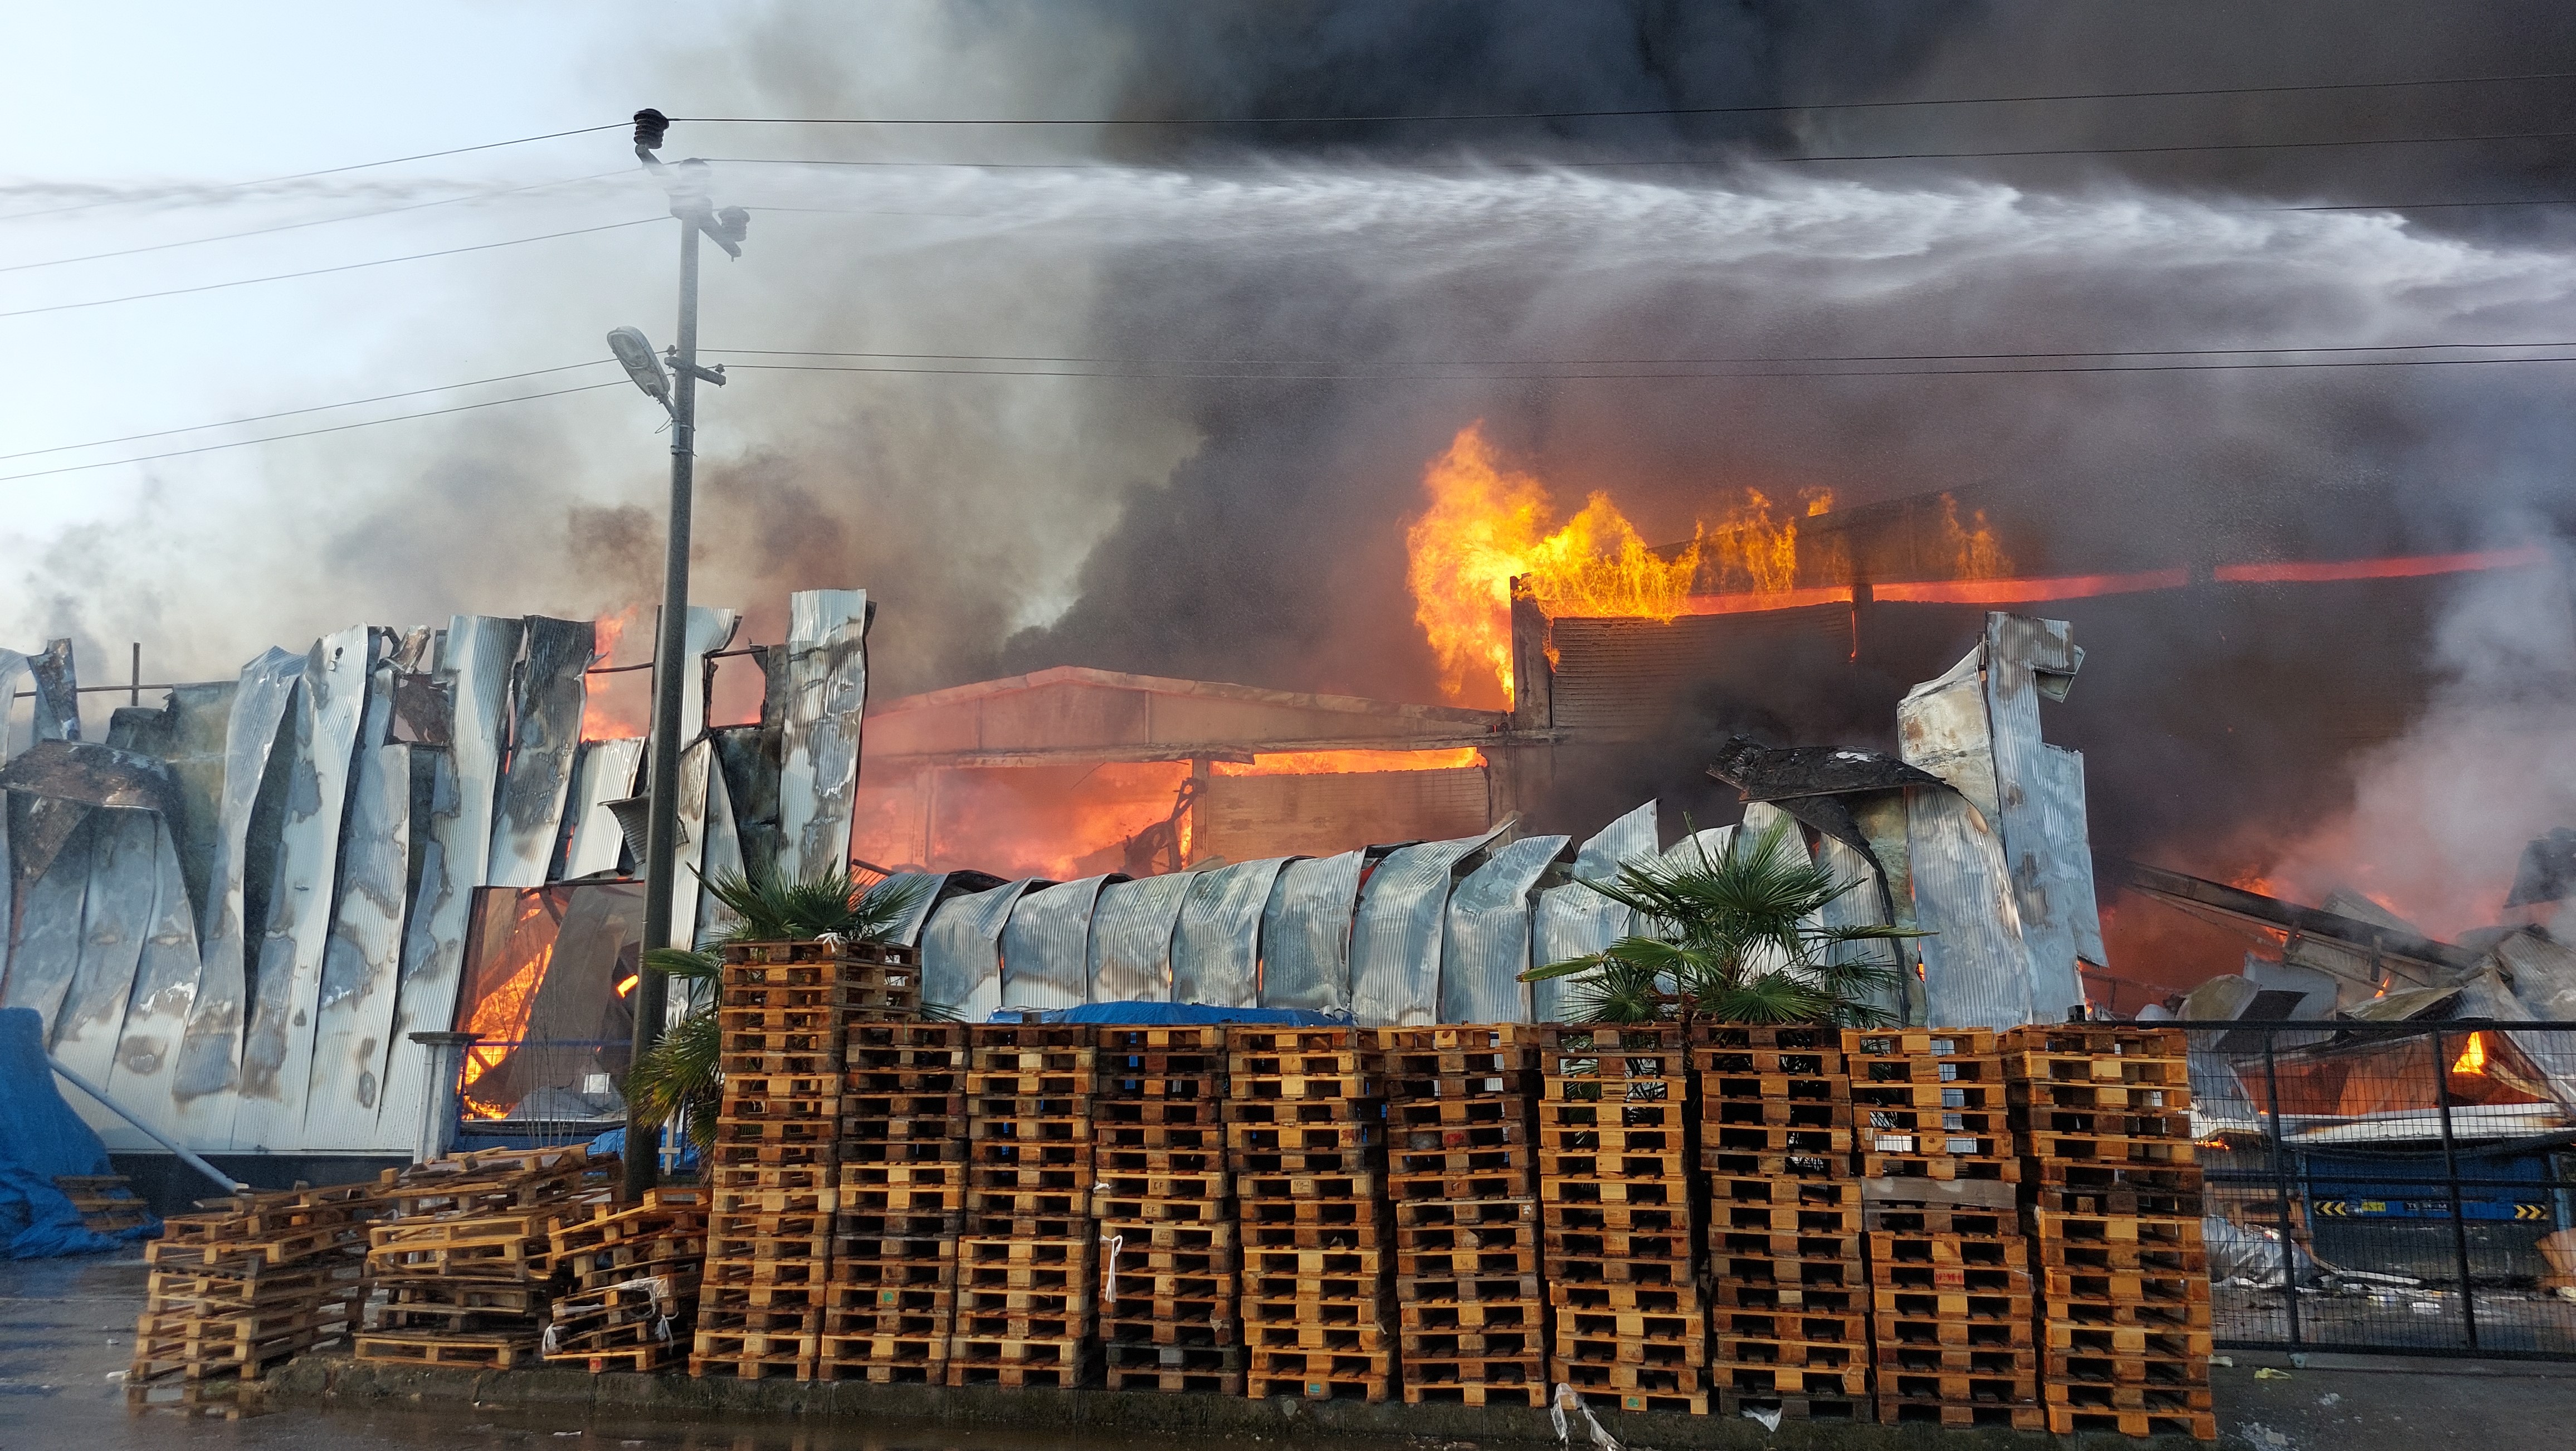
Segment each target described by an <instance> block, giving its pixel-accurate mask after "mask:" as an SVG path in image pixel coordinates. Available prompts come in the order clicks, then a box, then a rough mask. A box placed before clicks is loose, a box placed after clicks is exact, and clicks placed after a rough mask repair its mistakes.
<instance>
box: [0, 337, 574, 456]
mask: <svg viewBox="0 0 2576 1451" xmlns="http://www.w3.org/2000/svg"><path fill="white" fill-rule="evenodd" d="M615 361H617V360H616V359H614V358H593V359H591V360H590V361H589V362H587V363H564V364H561V365H559V366H557V367H552V368H531V369H529V370H528V371H527V372H524V373H502V374H499V375H497V376H494V377H490V378H470V379H468V380H466V381H465V382H462V383H444V384H441V385H439V386H438V387H435V388H409V389H405V390H404V391H402V392H400V393H379V394H377V395H376V396H375V397H373V398H351V399H349V400H347V401H346V402H341V403H316V404H314V405H313V406H312V407H310V408H286V409H281V410H279V411H278V412H275V413H254V414H252V415H250V416H249V417H247V418H226V419H221V420H219V421H217V422H214V423H192V424H190V425H188V426H187V427H185V428H156V429H154V430H152V431H151V432H149V433H128V434H124V435H121V436H119V437H116V438H93V439H91V440H90V441H89V442H87V443H58V444H55V445H54V446H52V447H51V448H30V449H22V450H20V451H19V452H17V453H0V463H5V462H7V461H8V460H10V459H13V458H34V457H35V456H37V455H38V454H47V453H76V452H78V451H79V450H81V449H85V448H105V447H107V446H108V445H109V444H113V443H134V442H137V441H139V440H142V439H146V438H168V437H169V436H171V435H172V434H175V433H203V432H205V431H206V430H207V429H210V428H237V427H239V426H241V425H242V424H245V423H266V422H269V421H271V420H272V419H278V418H295V417H298V416H301V415H303V414H307V413H328V412H330V411H332V410H333V409H335V408H356V407H360V406H362V405H364V404H368V403H390V402H392V401H393V400H394V399H397V398H418V397H420V396H421V395H423V394H425V393H454V392H458V391H461V390H463V389H466V388H480V387H482V386H483V385H485V384H487V383H508V382H513V381H515V380H517V379H520V378H542V377H545V376H546V375H548V374H550V373H569V372H571V371H573V370H574V369H576V368H596V367H598V366H599V365H600V364H602V363H613V362H615Z"/></svg>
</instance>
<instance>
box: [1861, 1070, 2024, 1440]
mask: <svg viewBox="0 0 2576 1451" xmlns="http://www.w3.org/2000/svg"><path fill="white" fill-rule="evenodd" d="M1843 1054H1844V1061H1845V1065H1846V1068H1847V1071H1848V1072H1849V1073H1850V1075H1851V1091H1852V1104H1853V1111H1854V1113H1855V1114H1856V1115H1857V1116H1858V1117H1859V1118H1860V1120H1861V1123H1860V1129H1859V1133H1860V1139H1861V1155H1860V1162H1861V1177H1862V1179H1863V1181H1864V1182H1863V1184H1862V1202H1863V1207H1864V1216H1865V1222H1866V1223H1867V1226H1868V1229H1869V1252H1870V1280H1871V1295H1872V1300H1873V1304H1872V1310H1873V1320H1872V1325H1871V1345H1872V1350H1873V1353H1874V1355H1875V1357H1876V1359H1877V1362H1878V1367H1877V1369H1878V1415H1879V1419H1880V1420H1881V1421H1884V1422H1889V1423H1899V1422H1907V1423H1920V1424H1930V1425H1939V1426H1953V1427H1957V1426H2006V1427H2010V1428H2012V1429H2015V1430H2024V1431H2031V1430H2037V1429H2039V1427H2040V1425H2041V1424H2042V1422H2043V1420H2044V1418H2043V1416H2042V1415H2041V1413H2040V1408H2039V1386H2038V1376H2037V1369H2038V1367H2037V1362H2036V1360H2035V1358H2034V1356H2033V1353H2032V1350H2031V1332H2030V1313H2031V1278H2030V1258H2029V1253H2030V1251H2029V1244H2028V1242H2027V1241H2026V1240H2025V1239H2023V1237H2022V1235H2021V1232H2020V1229H2021V1226H2020V1221H2019V1217H2018V1212H2017V1210H2016V1207H2015V1200H2016V1197H2017V1186H2018V1183H2019V1181H2020V1178H2021V1162H2020V1159H2019V1158H2018V1156H2017V1154H2016V1152H2015V1146H2014V1142H2013V1137H2012V1132H2011V1129H2010V1127H2009V1125H2008V1123H2007V1121H2006V1118H2005V1114H2004V1103H2003V1085H2002V1077H2003V1060H2002V1059H2000V1058H1999V1057H1997V1056H1996V1054H1995V1035H1994V1034H1993V1033H1992V1032H1991V1031H1989V1030H1987V1029H1983V1028H1930V1029H1926V1028H1905V1029H1876V1028H1869V1029H1846V1030H1845V1031H1844V1033H1843Z"/></svg>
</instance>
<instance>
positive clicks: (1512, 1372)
mask: <svg viewBox="0 0 2576 1451" xmlns="http://www.w3.org/2000/svg"><path fill="white" fill-rule="evenodd" d="M1372 1036H1373V1037H1374V1039H1375V1042H1376V1047H1377V1049H1378V1051H1379V1052H1380V1053H1381V1054H1383V1055H1384V1057H1385V1061H1386V1074H1387V1137H1388V1143H1387V1150H1386V1162H1387V1176H1386V1182H1387V1194H1388V1197H1389V1198H1390V1199H1391V1200H1392V1201H1393V1207H1394V1210H1395V1274H1396V1280H1395V1292H1396V1301H1397V1306H1398V1314H1399V1315H1400V1316H1401V1317H1402V1321H1403V1324H1402V1330H1401V1334H1400V1337H1399V1342H1398V1344H1399V1353H1400V1354H1401V1356H1402V1358H1403V1368H1404V1399H1405V1400H1406V1401H1407V1402H1409V1403H1419V1402H1423V1401H1434V1402H1439V1401H1445V1402H1450V1403H1453V1404H1463V1405H1470V1406H1482V1405H1489V1404H1490V1405H1527V1406H1543V1405H1545V1404H1547V1398H1548V1385H1547V1299H1546V1295H1545V1293H1544V1292H1543V1291H1542V1290H1541V1289H1540V1287H1539V1277H1538V1269H1539V1233H1538V1195H1537V1189H1536V1181H1535V1179H1534V1177H1533V1174H1534V1171H1535V1170H1536V1168H1537V1162H1538V1157H1537V1152H1536V1144H1535V1142H1534V1141H1535V1139H1536V1134H1535V1133H1534V1132H1533V1129H1532V1124H1533V1120H1534V1118H1535V1116H1536V1113H1537V1105H1538V1073H1537V1067H1536V1065H1537V1062H1538V1049H1537V1047H1536V1046H1535V1043H1536V1030H1535V1029H1533V1028H1530V1027H1529V1026H1527V1025H1525V1024H1518V1023H1495V1024H1476V1023H1469V1024H1463V1025H1452V1026H1443V1027H1426V1028H1379V1029H1377V1030H1375V1032H1374V1034H1373V1035H1372Z"/></svg>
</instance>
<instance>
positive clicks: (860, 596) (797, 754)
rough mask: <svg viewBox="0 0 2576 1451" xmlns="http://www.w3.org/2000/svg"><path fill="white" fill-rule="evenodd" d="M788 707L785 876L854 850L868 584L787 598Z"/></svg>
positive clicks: (783, 770) (822, 867)
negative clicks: (852, 829) (852, 814)
mask: <svg viewBox="0 0 2576 1451" xmlns="http://www.w3.org/2000/svg"><path fill="white" fill-rule="evenodd" d="M787 615H788V620H787V713H786V724H785V735H784V737H783V739H782V741H781V745H780V764H779V773H778V826H779V830H780V832H781V833H782V834H783V835H784V837H785V839H786V846H785V850H784V857H785V859H784V860H783V861H781V862H780V864H779V865H780V867H781V869H782V870H783V871H784V872H785V873H786V875H788V876H790V877H795V878H802V877H806V876H810V875H813V874H814V873H816V872H826V871H834V870H838V869H839V868H840V867H841V866H842V865H843V864H844V863H846V862H847V861H848V860H849V856H850V810H851V798H852V795H853V793H854V792H855V791H856V790H857V789H858V780H859V725H860V716H861V713H862V712H863V711H864V710H865V709H866V707H867V702H868V595H867V591H865V590H856V589H816V590H799V591H797V592H796V593H794V594H792V595H790V596H788V600H787Z"/></svg>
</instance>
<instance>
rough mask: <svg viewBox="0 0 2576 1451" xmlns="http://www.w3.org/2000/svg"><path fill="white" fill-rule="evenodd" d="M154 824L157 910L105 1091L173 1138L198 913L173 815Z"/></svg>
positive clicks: (154, 902) (193, 984)
mask: <svg viewBox="0 0 2576 1451" xmlns="http://www.w3.org/2000/svg"><path fill="white" fill-rule="evenodd" d="M155 824H156V826H157V828H158V829H157V830H155V831H154V833H153V838H152V918H151V921H150V923H149V924H148V925H149V930H148V932H147V933H146V935H145V937H144V939H143V949H142V952H141V953H140V955H139V956H138V958H137V961H136V963H135V968H134V990H133V991H132V992H131V993H130V994H129V995H128V996H127V999H126V1005H125V1021H124V1024H123V1025H122V1027H121V1028H120V1030H119V1036H118V1038H117V1043H116V1059H115V1062H114V1063H112V1064H111V1065H110V1066H109V1068H108V1073H107V1077H106V1079H105V1080H104V1081H105V1083H106V1085H107V1096H108V1097H109V1098H111V1099H114V1100H115V1101H116V1103H117V1106H118V1107H120V1108H123V1109H124V1110H125V1111H126V1112H128V1113H131V1114H133V1115H134V1116H136V1117H137V1118H140V1119H142V1120H143V1121H144V1122H145V1123H147V1124H149V1125H151V1126H152V1128H153V1129H154V1130H156V1131H157V1132H159V1133H162V1134H164V1135H168V1136H169V1137H171V1138H174V1139H175V1138H176V1137H177V1136H178V1127H179V1124H178V1107H177V1105H176V1104H175V1103H174V1102H173V1101H172V1099H171V1097H170V1082H171V1073H172V1070H173V1069H174V1068H175V1067H176V1066H177V1057H178V1051H179V1036H180V1034H181V1033H183V1032H185V1031H186V1030H187V1026H188V1005H189V1003H190V1002H191V1001H192V1000H193V999H194V998H195V997H196V993H197V974H198V971H199V962H198V957H197V918H196V908H195V905H194V903H193V902H192V901H191V900H190V898H189V895H188V877H187V870H186V868H185V867H184V866H182V865H181V863H180V860H179V847H178V842H177V840H176V838H175V836H174V835H173V833H172V830H171V823H170V822H169V821H167V820H159V821H157V822H156V823H155Z"/></svg>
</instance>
